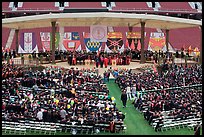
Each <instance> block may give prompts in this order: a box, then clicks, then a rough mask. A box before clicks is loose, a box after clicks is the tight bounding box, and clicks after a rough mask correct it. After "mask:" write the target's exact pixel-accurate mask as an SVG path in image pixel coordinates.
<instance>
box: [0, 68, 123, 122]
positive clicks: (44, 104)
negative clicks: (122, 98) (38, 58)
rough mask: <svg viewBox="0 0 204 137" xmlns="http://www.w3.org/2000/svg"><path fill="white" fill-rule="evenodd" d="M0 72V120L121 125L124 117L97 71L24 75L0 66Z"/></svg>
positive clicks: (55, 70) (45, 71) (56, 70)
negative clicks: (0, 81) (0, 103)
mask: <svg viewBox="0 0 204 137" xmlns="http://www.w3.org/2000/svg"><path fill="white" fill-rule="evenodd" d="M2 72H3V73H2V75H3V79H2V120H7V121H19V120H37V121H45V122H61V123H71V122H75V123H76V124H85V125H94V124H97V123H98V124H100V123H102V124H110V122H111V121H114V123H117V124H121V125H122V124H123V120H124V118H125V115H124V114H123V113H122V112H121V111H119V110H118V109H117V107H116V103H115V102H114V98H112V97H111V96H110V95H109V90H108V89H107V87H106V85H105V84H104V81H103V78H102V77H101V76H100V75H98V72H97V69H91V70H90V69H82V70H79V69H73V68H71V69H68V70H65V69H60V68H55V67H47V68H45V69H43V71H39V70H37V71H33V70H32V69H29V70H27V71H25V70H24V69H23V68H20V67H17V66H11V65H9V64H3V66H2ZM7 73H8V74H7Z"/></svg>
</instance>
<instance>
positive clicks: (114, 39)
mask: <svg viewBox="0 0 204 137" xmlns="http://www.w3.org/2000/svg"><path fill="white" fill-rule="evenodd" d="M106 45H107V47H108V48H109V49H110V50H112V51H118V50H119V49H121V47H122V46H123V40H122V33H121V32H109V33H108V40H107V42H106Z"/></svg>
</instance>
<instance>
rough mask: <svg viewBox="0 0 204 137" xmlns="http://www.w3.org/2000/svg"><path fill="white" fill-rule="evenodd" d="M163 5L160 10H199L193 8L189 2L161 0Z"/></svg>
mask: <svg viewBox="0 0 204 137" xmlns="http://www.w3.org/2000/svg"><path fill="white" fill-rule="evenodd" d="M159 3H160V5H161V7H160V8H159V11H174V12H187V13H188V12H189V13H190V12H191V13H192V12H197V10H195V9H192V8H191V6H190V5H189V3H188V2H159Z"/></svg>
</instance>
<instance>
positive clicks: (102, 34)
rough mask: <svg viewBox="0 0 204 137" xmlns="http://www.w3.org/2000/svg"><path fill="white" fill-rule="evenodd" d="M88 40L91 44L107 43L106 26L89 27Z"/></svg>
mask: <svg viewBox="0 0 204 137" xmlns="http://www.w3.org/2000/svg"><path fill="white" fill-rule="evenodd" d="M90 40H91V41H92V42H107V26H104V25H92V26H90Z"/></svg>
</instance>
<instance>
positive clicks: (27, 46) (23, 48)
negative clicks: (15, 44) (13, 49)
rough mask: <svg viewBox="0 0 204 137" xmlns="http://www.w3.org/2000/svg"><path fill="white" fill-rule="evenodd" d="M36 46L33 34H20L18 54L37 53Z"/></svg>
mask: <svg viewBox="0 0 204 137" xmlns="http://www.w3.org/2000/svg"><path fill="white" fill-rule="evenodd" d="M36 47H37V44H36V37H35V33H33V32H32V33H21V37H20V45H19V50H18V53H33V52H34V51H35V52H37V51H38V48H36Z"/></svg>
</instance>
